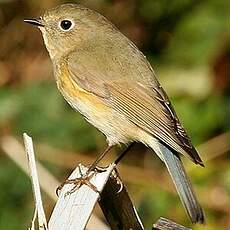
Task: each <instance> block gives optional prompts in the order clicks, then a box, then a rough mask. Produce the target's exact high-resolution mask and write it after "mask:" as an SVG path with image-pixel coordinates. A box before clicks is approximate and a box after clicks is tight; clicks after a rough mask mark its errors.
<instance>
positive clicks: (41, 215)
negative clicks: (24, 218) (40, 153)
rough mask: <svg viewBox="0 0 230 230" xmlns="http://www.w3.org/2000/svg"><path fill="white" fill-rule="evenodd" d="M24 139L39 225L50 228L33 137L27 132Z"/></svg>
mask: <svg viewBox="0 0 230 230" xmlns="http://www.w3.org/2000/svg"><path fill="white" fill-rule="evenodd" d="M23 139H24V144H25V150H26V155H27V159H28V163H29V169H30V177H31V182H32V188H33V193H34V200H35V209H36V211H37V216H38V225H39V229H41V230H45V229H48V228H47V222H46V217H45V212H44V208H43V205H42V198H41V190H40V186H39V181H38V173H37V168H36V162H35V156H34V148H33V142H32V138H31V137H29V136H28V135H27V134H26V133H24V134H23Z"/></svg>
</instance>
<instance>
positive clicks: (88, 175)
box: [56, 145, 112, 195]
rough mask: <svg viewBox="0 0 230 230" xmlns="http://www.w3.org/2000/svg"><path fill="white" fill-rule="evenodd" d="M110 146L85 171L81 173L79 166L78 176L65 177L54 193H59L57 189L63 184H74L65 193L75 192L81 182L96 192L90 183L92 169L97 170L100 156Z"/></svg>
mask: <svg viewBox="0 0 230 230" xmlns="http://www.w3.org/2000/svg"><path fill="white" fill-rule="evenodd" d="M111 148H112V146H111V145H108V146H107V147H106V149H105V150H104V151H103V152H102V153H101V154H100V155H99V156H98V157H97V159H96V160H95V161H94V162H93V163H92V164H91V165H90V167H89V168H88V169H87V171H86V173H85V174H84V175H83V174H82V172H81V169H80V167H79V173H80V174H81V176H80V177H78V178H75V179H67V180H66V181H64V182H63V183H62V184H61V185H60V186H58V188H57V189H56V194H57V195H58V194H59V191H60V190H61V189H62V188H63V187H64V185H65V184H74V185H75V186H74V187H73V188H72V189H71V190H70V191H69V192H67V193H66V195H69V194H71V193H73V192H75V191H76V190H77V189H79V188H80V187H81V186H82V185H83V184H85V185H88V186H89V187H90V188H91V189H93V190H94V191H95V192H98V190H97V188H96V187H95V186H94V185H93V184H92V183H90V179H91V178H92V177H93V175H94V171H95V170H97V168H96V167H97V164H98V163H99V162H100V161H101V160H102V158H103V157H104V156H105V155H106V153H108V152H109V150H110V149H111Z"/></svg>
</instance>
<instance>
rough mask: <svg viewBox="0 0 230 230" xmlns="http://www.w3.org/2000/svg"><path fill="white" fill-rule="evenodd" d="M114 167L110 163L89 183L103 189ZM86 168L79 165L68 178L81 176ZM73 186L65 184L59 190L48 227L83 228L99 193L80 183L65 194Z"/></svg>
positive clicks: (56, 228)
mask: <svg viewBox="0 0 230 230" xmlns="http://www.w3.org/2000/svg"><path fill="white" fill-rule="evenodd" d="M114 167H115V165H114V164H111V165H110V166H109V167H108V168H107V169H106V170H105V171H104V172H101V173H95V175H94V176H93V177H92V178H91V179H90V183H92V184H93V185H94V186H95V187H96V188H97V190H98V191H99V192H101V191H102V190H103V187H104V186H105V184H106V182H107V180H108V178H109V175H110V173H111V172H112V170H113V169H114ZM87 169H88V168H86V167H84V166H82V165H79V166H78V167H77V168H76V169H75V170H74V171H73V173H72V174H71V175H70V177H69V179H74V178H79V177H81V175H82V174H84V173H85V172H86V171H87ZM73 186H74V185H73V184H66V185H65V186H64V187H63V189H62V190H61V193H60V196H59V199H58V202H57V204H56V206H55V208H54V210H53V213H52V215H51V218H50V221H49V225H48V226H49V229H51V230H60V229H62V230H78V229H79V230H81V229H85V227H86V224H87V222H88V220H89V218H90V216H91V213H92V211H93V208H94V206H95V204H96V202H97V201H98V199H99V197H100V194H99V193H98V192H96V191H94V190H93V189H92V188H90V187H89V186H87V185H82V186H81V187H80V188H79V189H78V190H77V191H75V192H73V193H71V194H67V193H68V192H69V191H71V189H72V188H73Z"/></svg>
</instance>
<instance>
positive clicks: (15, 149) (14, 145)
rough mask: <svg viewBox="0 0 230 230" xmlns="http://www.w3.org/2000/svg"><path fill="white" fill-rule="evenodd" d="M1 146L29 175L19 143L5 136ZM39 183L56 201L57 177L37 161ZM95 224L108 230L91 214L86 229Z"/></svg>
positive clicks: (107, 229) (58, 183) (101, 229)
mask: <svg viewBox="0 0 230 230" xmlns="http://www.w3.org/2000/svg"><path fill="white" fill-rule="evenodd" d="M0 143H1V148H2V150H3V151H4V152H5V153H6V154H7V156H8V157H9V158H10V159H12V160H13V161H14V162H15V163H16V164H17V165H18V166H19V167H20V168H21V169H22V170H23V171H24V172H25V173H26V174H27V175H29V170H28V162H27V160H26V157H25V150H24V147H23V146H22V144H21V143H19V142H18V141H17V140H16V138H14V137H12V136H5V137H2V138H1V141H0ZM36 166H37V170H38V175H39V180H40V185H41V188H42V189H43V191H45V192H46V193H47V195H48V196H49V197H50V198H51V199H52V200H53V201H55V202H56V201H57V196H56V194H55V189H56V188H57V187H58V186H59V185H60V184H61V183H60V182H59V181H57V179H56V178H55V177H54V176H53V175H52V174H51V173H50V172H49V171H48V170H47V169H46V168H45V167H44V166H42V165H41V164H40V163H39V162H36ZM95 226H97V227H98V229H100V230H109V228H108V227H107V225H106V224H104V223H103V222H102V221H101V220H100V219H99V218H98V217H96V216H95V215H91V217H90V221H89V223H88V225H87V230H94V229H95Z"/></svg>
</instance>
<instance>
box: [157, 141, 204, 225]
mask: <svg viewBox="0 0 230 230" xmlns="http://www.w3.org/2000/svg"><path fill="white" fill-rule="evenodd" d="M159 145H160V146H159V147H160V152H161V156H162V160H164V163H165V165H166V166H167V169H168V171H169V174H170V175H171V177H172V180H173V182H174V184H175V186H176V190H177V192H178V194H179V196H180V199H181V201H182V204H183V206H184V208H185V209H186V211H187V213H188V215H189V217H190V219H191V221H192V223H200V224H204V222H205V216H204V212H203V210H202V208H201V206H200V204H199V202H198V200H197V198H196V195H195V193H194V191H193V189H192V185H191V182H190V180H189V178H188V176H187V174H186V172H185V169H184V166H183V164H182V162H181V159H180V157H179V155H178V154H177V153H176V152H173V150H171V149H170V148H168V147H166V146H165V145H163V144H162V143H159Z"/></svg>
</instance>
